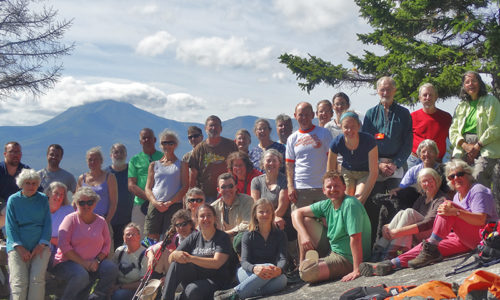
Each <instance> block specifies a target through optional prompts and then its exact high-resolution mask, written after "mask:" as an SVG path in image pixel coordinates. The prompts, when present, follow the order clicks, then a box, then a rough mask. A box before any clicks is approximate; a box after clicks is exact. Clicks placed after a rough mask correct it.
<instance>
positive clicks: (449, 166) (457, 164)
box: [444, 158, 476, 189]
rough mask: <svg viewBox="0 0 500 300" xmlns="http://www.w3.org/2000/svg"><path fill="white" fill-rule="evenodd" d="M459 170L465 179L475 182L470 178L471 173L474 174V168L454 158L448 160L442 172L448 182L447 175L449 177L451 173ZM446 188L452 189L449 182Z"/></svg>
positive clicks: (472, 177)
mask: <svg viewBox="0 0 500 300" xmlns="http://www.w3.org/2000/svg"><path fill="white" fill-rule="evenodd" d="M457 169H460V170H462V171H464V172H465V173H466V176H467V179H468V180H469V181H470V182H475V181H476V180H475V179H474V176H472V173H474V168H472V167H471V166H469V165H468V164H467V163H466V162H465V161H463V160H461V159H458V158H455V159H452V160H450V161H449V162H447V163H446V165H445V167H444V170H445V174H446V179H447V180H448V175H450V173H451V171H453V170H457ZM448 186H449V187H450V188H451V189H454V187H453V185H452V184H451V181H450V180H448Z"/></svg>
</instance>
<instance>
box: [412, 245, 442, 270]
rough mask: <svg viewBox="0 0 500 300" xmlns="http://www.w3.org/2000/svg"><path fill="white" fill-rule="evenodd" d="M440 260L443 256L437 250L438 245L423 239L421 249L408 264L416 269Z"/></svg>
mask: <svg viewBox="0 0 500 300" xmlns="http://www.w3.org/2000/svg"><path fill="white" fill-rule="evenodd" d="M441 260H443V256H442V255H441V253H440V252H439V249H438V246H437V245H434V244H431V243H429V242H428V241H426V240H423V241H422V250H420V253H419V254H418V256H417V257H416V258H415V259H412V260H410V261H409V262H408V266H409V267H411V268H413V269H418V268H421V267H425V266H427V265H430V264H432V263H435V262H438V261H441Z"/></svg>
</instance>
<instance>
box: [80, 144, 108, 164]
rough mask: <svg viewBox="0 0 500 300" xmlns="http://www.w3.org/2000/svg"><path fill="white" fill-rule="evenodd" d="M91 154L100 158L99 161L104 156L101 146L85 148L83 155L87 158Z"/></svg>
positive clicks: (102, 159)
mask: <svg viewBox="0 0 500 300" xmlns="http://www.w3.org/2000/svg"><path fill="white" fill-rule="evenodd" d="M92 154H97V155H98V156H99V157H100V158H101V162H103V161H104V156H103V155H102V151H101V146H97V147H92V148H90V149H89V150H87V153H86V154H85V157H86V158H89V156H90V155H92Z"/></svg>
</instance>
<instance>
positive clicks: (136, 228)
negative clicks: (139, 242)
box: [115, 222, 141, 235]
mask: <svg viewBox="0 0 500 300" xmlns="http://www.w3.org/2000/svg"><path fill="white" fill-rule="evenodd" d="M127 228H134V229H135V230H137V232H138V233H139V235H141V228H140V227H139V225H137V224H136V223H134V222H130V223H128V224H127V225H125V227H124V228H123V233H125V229H127ZM123 233H122V234H123ZM115 234H118V232H116V233H115Z"/></svg>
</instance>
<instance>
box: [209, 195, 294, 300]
mask: <svg viewBox="0 0 500 300" xmlns="http://www.w3.org/2000/svg"><path fill="white" fill-rule="evenodd" d="M285 245H286V235H285V233H284V232H283V231H281V230H279V229H278V228H277V227H276V225H275V224H274V207H273V205H272V203H271V202H270V201H269V200H267V199H264V198H261V199H259V200H257V202H255V204H254V205H253V208H252V219H251V220H250V228H249V231H247V232H245V234H244V235H243V239H242V241H241V267H240V268H239V269H238V273H237V277H238V281H239V282H240V284H238V285H237V286H236V287H234V288H232V289H229V290H225V291H219V292H216V293H215V295H214V296H215V297H214V299H215V300H219V299H220V300H222V299H246V298H250V297H258V296H264V295H271V294H274V293H276V292H279V291H281V290H283V289H284V288H285V287H286V284H287V279H286V276H285V274H283V268H284V267H285V264H286V246H285Z"/></svg>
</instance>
